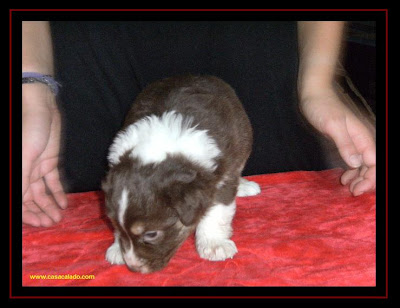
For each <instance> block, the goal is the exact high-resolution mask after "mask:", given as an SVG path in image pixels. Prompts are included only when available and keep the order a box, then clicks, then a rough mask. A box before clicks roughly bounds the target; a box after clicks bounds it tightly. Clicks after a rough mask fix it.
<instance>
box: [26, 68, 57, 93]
mask: <svg viewBox="0 0 400 308" xmlns="http://www.w3.org/2000/svg"><path fill="white" fill-rule="evenodd" d="M31 83H41V84H44V85H46V86H48V88H49V89H50V90H51V92H52V93H53V94H54V95H57V94H58V91H59V87H60V84H59V83H58V82H57V81H55V79H54V78H53V77H52V76H51V75H44V74H40V73H36V72H23V73H22V84H31Z"/></svg>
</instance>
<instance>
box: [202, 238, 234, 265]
mask: <svg viewBox="0 0 400 308" xmlns="http://www.w3.org/2000/svg"><path fill="white" fill-rule="evenodd" d="M196 248H197V251H198V253H199V255H200V257H201V258H203V259H207V260H210V261H223V260H225V259H228V258H233V256H234V255H235V254H236V253H237V252H238V250H237V248H236V245H235V242H233V241H231V240H228V239H208V240H205V241H199V242H198V243H196Z"/></svg>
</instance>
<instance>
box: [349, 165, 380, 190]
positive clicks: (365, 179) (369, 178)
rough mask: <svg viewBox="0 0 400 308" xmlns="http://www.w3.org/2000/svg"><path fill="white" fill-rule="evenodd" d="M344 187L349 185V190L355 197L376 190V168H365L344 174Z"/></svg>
mask: <svg viewBox="0 0 400 308" xmlns="http://www.w3.org/2000/svg"><path fill="white" fill-rule="evenodd" d="M341 183H342V184H343V185H347V184H350V185H349V190H350V192H351V193H352V194H353V195H354V196H359V195H362V194H363V193H365V192H368V191H372V190H374V189H375V188H376V167H375V166H372V167H367V166H363V167H362V168H360V169H351V170H347V171H345V172H344V173H343V175H342V177H341Z"/></svg>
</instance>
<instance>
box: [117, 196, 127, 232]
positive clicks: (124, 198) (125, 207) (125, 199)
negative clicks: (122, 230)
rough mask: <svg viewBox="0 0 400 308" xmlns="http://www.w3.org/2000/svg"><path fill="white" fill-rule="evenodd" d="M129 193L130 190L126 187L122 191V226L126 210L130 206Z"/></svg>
mask: <svg viewBox="0 0 400 308" xmlns="http://www.w3.org/2000/svg"><path fill="white" fill-rule="evenodd" d="M128 194H129V192H128V190H127V189H126V188H124V189H123V190H122V193H121V198H120V199H119V208H118V221H119V224H120V225H121V226H122V227H123V226H124V217H125V212H126V209H127V208H128Z"/></svg>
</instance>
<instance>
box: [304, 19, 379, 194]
mask: <svg viewBox="0 0 400 308" xmlns="http://www.w3.org/2000/svg"><path fill="white" fill-rule="evenodd" d="M343 30H344V22H336V21H329V22H328V21H302V22H299V23H298V38H299V59H300V63H299V76H298V91H299V100H300V109H301V111H302V113H303V115H304V116H305V118H306V119H307V120H308V121H309V122H310V123H311V124H312V125H313V126H314V127H315V128H316V129H317V130H319V131H320V132H321V133H322V134H324V135H326V136H327V137H329V138H331V139H333V141H334V142H335V144H336V146H337V148H338V150H339V153H340V155H341V157H342V158H343V160H344V161H345V162H346V164H347V165H348V166H349V167H350V169H349V170H347V171H345V172H344V174H343V175H342V177H341V181H342V184H350V186H349V187H350V191H351V192H352V193H353V195H355V196H357V195H360V194H362V193H363V192H366V191H370V190H373V189H375V186H376V174H375V173H376V146H375V136H374V131H373V130H371V129H370V127H369V126H368V125H367V124H366V123H365V122H363V120H362V119H360V118H359V117H357V116H356V115H355V114H354V113H353V112H352V111H351V110H350V109H349V108H348V107H347V106H346V105H345V104H344V102H343V101H342V99H341V98H340V96H339V95H338V93H337V91H336V89H335V87H334V81H335V72H336V67H337V64H338V61H339V59H340V56H341V47H342V39H343Z"/></svg>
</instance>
